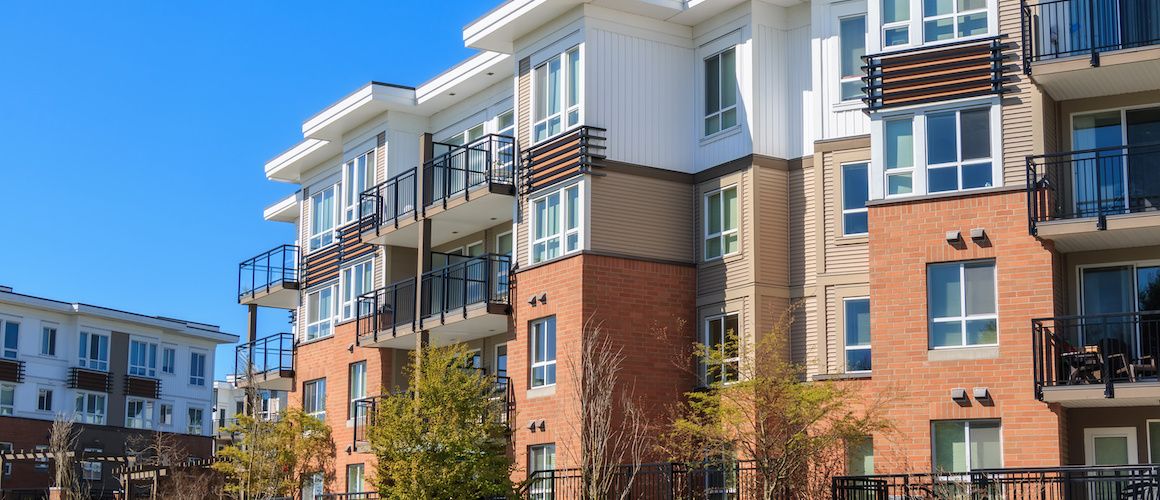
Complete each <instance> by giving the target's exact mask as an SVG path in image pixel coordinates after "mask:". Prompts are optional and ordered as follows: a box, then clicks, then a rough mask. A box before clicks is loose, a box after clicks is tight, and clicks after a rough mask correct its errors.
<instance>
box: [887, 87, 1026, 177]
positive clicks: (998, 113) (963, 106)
mask: <svg viewBox="0 0 1160 500" xmlns="http://www.w3.org/2000/svg"><path fill="white" fill-rule="evenodd" d="M984 107H990V111H989V118H990V124H989V126H990V128H991V130H990V132H991V186H990V187H982V188H970V189H959V190H956V191H939V192H936V193H929V192H928V190H927V187H928V184H929V183H928V182H927V164H926V144H927V134H926V117H927V115H931V114H937V113H942V112H947V111H952V110H954V111H969V110H973V109H979V108H984ZM906 119H909V120H910V121H911V134H912V142H913V145H912V147H913V151H912V155H913V159H914V162H913V165H912V166H911V167H904V168H898V169H894V170H889V171H887V170H886V122H888V121H895V120H906ZM1001 120H1002V106H1001V104H1000V100H999V99H998V98H996V97H986V98H982V99H974V98H972V99H967V100H958V101H953V102H947V103H941V104H937V105H932V106H925V107H921V108H904V109H897V110H892V111H889V112H882V113H875V114H874V115H873V116H871V122H870V130H871V132H870V136H871V138H872V139H873V140H872V141H871V145H870V149H871V157H872V160H871V163H870V199H871V200H881V199H896V198H910V197H917V196H926V195H928V194H946V193H970V192H974V191H980V190H986V189H994V188H998V187H1002V186H1003V129H1002V121H1001ZM958 141H959V140H958V139H956V145H957V144H958ZM958 154H961V153H958ZM972 161H974V160H972ZM888 173H889V174H891V175H895V174H905V173H910V176H911V192H909V193H901V194H887V184H888V182H887V174H888ZM960 185H961V184H960Z"/></svg>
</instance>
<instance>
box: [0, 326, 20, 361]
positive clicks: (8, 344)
mask: <svg viewBox="0 0 1160 500" xmlns="http://www.w3.org/2000/svg"><path fill="white" fill-rule="evenodd" d="M0 332H2V333H3V335H4V345H3V346H0V347H2V349H0V356H2V357H4V358H5V359H16V355H17V353H18V349H17V346H18V345H19V342H20V323H19V322H16V321H12V320H0Z"/></svg>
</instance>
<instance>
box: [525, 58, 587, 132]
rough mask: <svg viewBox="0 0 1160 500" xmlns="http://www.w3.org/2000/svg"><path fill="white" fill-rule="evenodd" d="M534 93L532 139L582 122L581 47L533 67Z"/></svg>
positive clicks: (561, 130)
mask: <svg viewBox="0 0 1160 500" xmlns="http://www.w3.org/2000/svg"><path fill="white" fill-rule="evenodd" d="M532 73H533V75H534V76H533V78H534V81H535V88H534V89H533V90H532V95H533V96H535V97H534V100H533V103H532V113H533V118H534V121H535V123H533V124H532V140H533V142H540V141H542V140H544V139H547V138H549V137H552V136H555V135H556V134H559V133H561V132H563V131H565V130H567V129H569V128H572V127H575V126H577V125H579V124H580V99H581V89H580V47H579V46H576V47H572V48H571V49H568V50H567V51H565V52H564V53H563V54H560V55H558V56H553V57H552V58H550V59H548V60H547V61H544V62H543V63H540V64H539V65H538V66H536V68H535V69H534V70H533V71H532Z"/></svg>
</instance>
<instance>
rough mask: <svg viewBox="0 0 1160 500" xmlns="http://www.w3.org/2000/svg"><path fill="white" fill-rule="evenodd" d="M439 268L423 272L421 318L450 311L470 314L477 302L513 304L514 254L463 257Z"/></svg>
mask: <svg viewBox="0 0 1160 500" xmlns="http://www.w3.org/2000/svg"><path fill="white" fill-rule="evenodd" d="M463 259H464V260H462V261H460V262H456V263H453V264H450V265H447V266H444V267H442V268H440V269H435V270H432V271H428V272H426V273H423V278H422V290H421V298H422V303H421V311H422V318H430V317H436V316H438V317H439V318H440V319H441V320H443V319H445V318H446V316H447V315H448V314H452V313H461V314H462V315H463V316H464V317H466V316H467V312H468V309H469V306H473V305H476V304H504V305H507V304H510V302H509V300H508V291H509V288H510V287H509V286H508V284H509V282H508V279H509V275H510V271H511V257H509V256H507V255H497V254H487V255H480V256H479V257H464V258H463Z"/></svg>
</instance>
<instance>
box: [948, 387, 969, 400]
mask: <svg viewBox="0 0 1160 500" xmlns="http://www.w3.org/2000/svg"><path fill="white" fill-rule="evenodd" d="M951 401H954V402H956V403H960V404H961V403H966V402H968V399H967V390H966V389H963V388H962V387H956V388H954V389H951Z"/></svg>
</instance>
